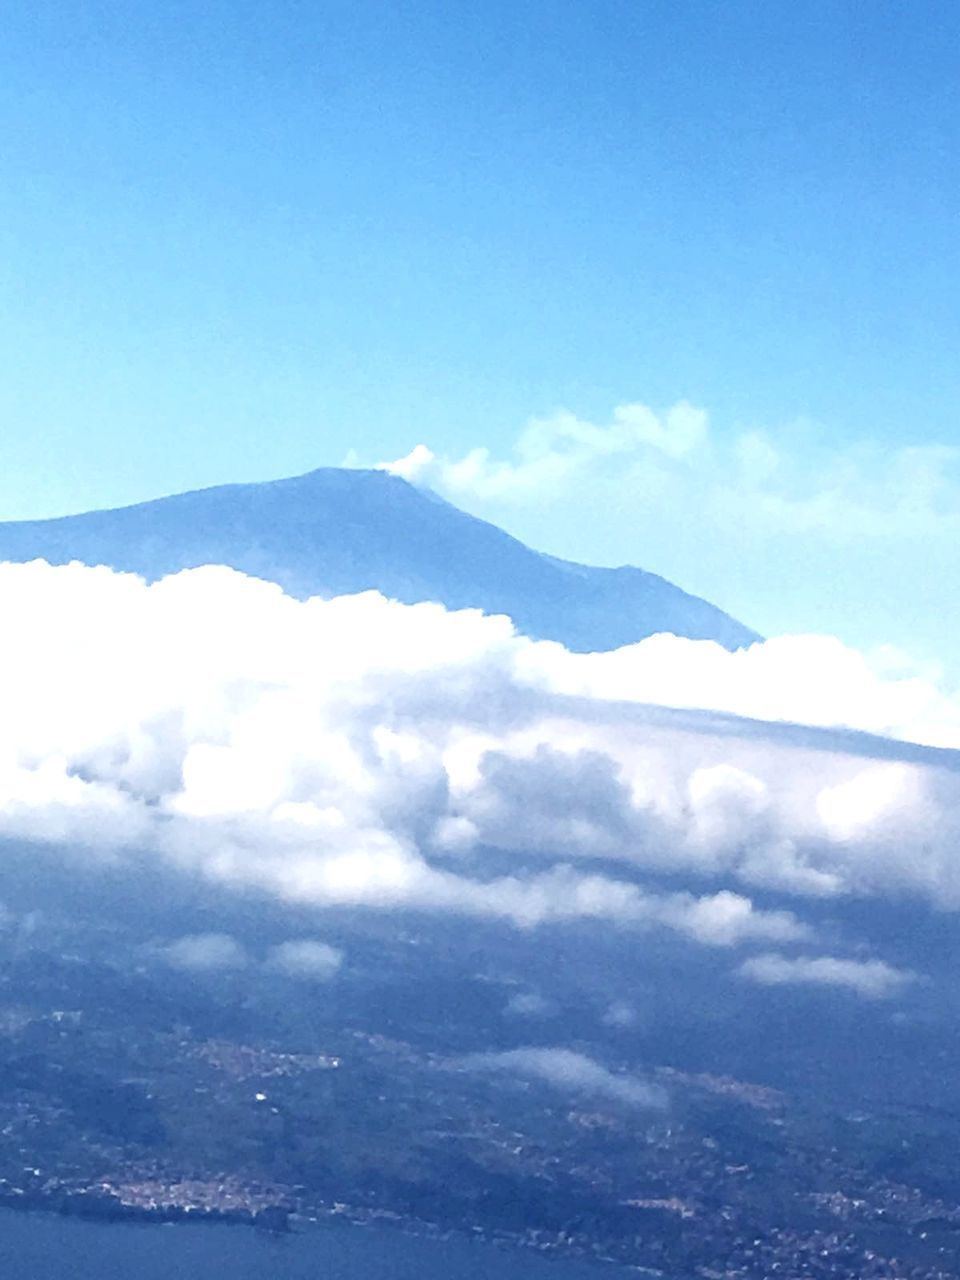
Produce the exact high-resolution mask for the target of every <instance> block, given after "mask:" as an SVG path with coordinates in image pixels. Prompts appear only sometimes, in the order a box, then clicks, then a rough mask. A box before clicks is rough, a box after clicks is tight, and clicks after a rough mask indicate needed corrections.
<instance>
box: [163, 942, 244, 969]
mask: <svg viewBox="0 0 960 1280" xmlns="http://www.w3.org/2000/svg"><path fill="white" fill-rule="evenodd" d="M157 955H158V956H160V958H161V959H163V960H164V961H166V963H167V964H169V965H172V966H173V968H174V969H186V970H188V971H191V972H194V973H215V972H217V971H218V970H222V969H241V968H243V966H244V965H245V964H246V963H247V953H246V952H245V951H244V949H243V947H241V945H240V943H239V942H237V941H236V940H235V939H234V938H231V937H229V935H227V934H225V933H191V934H187V935H185V936H184V937H182V938H177V939H176V940H175V941H174V942H171V943H168V944H167V946H164V947H159V948H158V949H157Z"/></svg>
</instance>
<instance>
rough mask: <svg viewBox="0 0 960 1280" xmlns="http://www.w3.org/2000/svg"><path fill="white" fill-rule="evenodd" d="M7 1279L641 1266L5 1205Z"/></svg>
mask: <svg viewBox="0 0 960 1280" xmlns="http://www.w3.org/2000/svg"><path fill="white" fill-rule="evenodd" d="M0 1276H3V1277H7V1276H9V1277H17V1278H18V1280H19V1278H20V1277H22V1278H23V1280H172V1278H173V1277H175V1278H176V1280H194V1278H196V1280H200V1277H203V1280H209V1278H210V1277H211V1276H224V1277H229V1280H603V1278H604V1277H607V1280H624V1278H625V1277H627V1276H630V1277H631V1280H637V1272H636V1271H635V1270H633V1269H632V1268H625V1267H618V1266H613V1265H605V1264H600V1263H593V1262H586V1261H583V1262H581V1261H573V1260H557V1259H547V1258H540V1257H538V1256H537V1255H536V1254H535V1253H533V1252H531V1251H529V1250H524V1249H508V1248H501V1247H500V1246H498V1245H494V1244H490V1243H488V1242H486V1241H480V1240H477V1241H473V1240H467V1239H451V1240H431V1239H426V1238H423V1237H418V1236H413V1235H407V1234H405V1233H403V1232H401V1231H399V1230H392V1229H390V1228H386V1227H372V1226H371V1227H357V1226H347V1225H342V1224H338V1225H336V1226H323V1227H320V1226H318V1227H308V1228H306V1229H304V1230H297V1231H292V1232H290V1233H289V1234H284V1235H269V1234H267V1233H266V1232H262V1231H257V1230H255V1229H253V1228H251V1227H242V1226H222V1225H214V1224H211V1223H198V1224H193V1223H176V1224H171V1225H162V1224H156V1225H154V1224H142V1223H114V1222H95V1221H84V1220H82V1219H77V1218H64V1217H60V1216H58V1215H56V1214H47V1213H34V1212H21V1211H18V1210H15V1209H0Z"/></svg>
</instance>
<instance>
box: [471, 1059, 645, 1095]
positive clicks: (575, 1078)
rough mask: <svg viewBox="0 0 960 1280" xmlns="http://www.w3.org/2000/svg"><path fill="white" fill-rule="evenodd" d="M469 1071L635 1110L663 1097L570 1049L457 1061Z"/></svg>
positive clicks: (637, 1081)
mask: <svg viewBox="0 0 960 1280" xmlns="http://www.w3.org/2000/svg"><path fill="white" fill-rule="evenodd" d="M458 1065H460V1066H462V1067H465V1068H466V1069H467V1070H470V1071H483V1072H489V1071H494V1072H506V1073H508V1074H510V1075H516V1076H520V1077H522V1078H525V1079H529V1080H542V1081H543V1082H544V1083H545V1084H548V1085H552V1086H553V1087H554V1088H556V1089H560V1090H562V1091H563V1092H566V1093H579V1094H585V1095H587V1096H589V1097H599V1098H609V1099H611V1100H612V1101H614V1102H623V1103H627V1104H628V1105H629V1106H635V1107H652V1108H660V1107H663V1106H664V1105H665V1102H666V1096H665V1094H664V1092H663V1090H662V1089H660V1088H659V1087H658V1086H657V1085H653V1084H650V1083H648V1082H647V1081H646V1080H642V1079H640V1077H638V1076H634V1075H630V1074H628V1073H626V1072H622V1073H621V1072H613V1071H608V1070H607V1068H606V1067H604V1066H602V1065H601V1064H600V1063H599V1062H596V1061H594V1059H593V1058H588V1057H587V1056H586V1055H585V1054H582V1053H575V1052H574V1051H573V1050H572V1049H560V1048H557V1049H554V1048H550V1049H538V1048H523V1049H508V1050H506V1051H504V1052H502V1053H476V1054H471V1055H469V1056H468V1057H466V1058H462V1059H460V1060H459V1064H458Z"/></svg>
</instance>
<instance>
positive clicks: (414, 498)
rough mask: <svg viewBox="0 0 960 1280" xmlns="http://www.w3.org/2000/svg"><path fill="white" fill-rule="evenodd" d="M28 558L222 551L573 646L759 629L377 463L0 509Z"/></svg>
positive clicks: (118, 559)
mask: <svg viewBox="0 0 960 1280" xmlns="http://www.w3.org/2000/svg"><path fill="white" fill-rule="evenodd" d="M34 559H44V560H49V561H50V562H51V563H53V564H65V563H67V562H69V561H70V560H80V561H83V562H85V563H87V564H105V565H109V566H111V567H112V568H115V569H121V570H126V571H129V572H134V573H139V574H142V575H143V576H144V577H146V578H148V579H155V578H159V577H162V576H163V575H164V574H168V573H175V572H177V571H178V570H180V569H185V568H192V567H195V566H198V565H202V564H226V565H230V566H232V567H233V568H235V569H239V570H241V571H242V572H244V573H248V574H254V575H256V576H258V577H262V578H268V579H271V580H272V581H274V582H278V583H279V584H280V585H281V586H282V587H283V588H284V589H285V590H286V591H288V592H289V593H290V594H292V595H294V596H298V597H301V598H305V597H307V596H311V595H326V596H329V595H339V594H343V593H347V592H355V591H364V590H368V589H371V588H374V589H376V590H379V591H382V592H383V593H384V594H385V595H388V596H392V597H395V598H396V599H399V600H402V601H405V602H407V603H415V602H417V601H420V600H438V601H441V602H442V603H443V604H445V605H447V606H448V607H449V608H454V609H456V608H466V607H469V606H474V607H479V608H482V609H484V610H485V611H486V612H488V613H506V614H509V615H510V617H511V618H513V620H514V622H515V623H516V625H517V626H518V627H519V629H520V630H521V631H524V632H526V633H528V634H530V635H533V636H537V637H539V638H542V639H550V640H559V641H561V642H562V643H564V644H566V645H567V646H568V647H570V648H572V649H576V650H599V649H612V648H616V647H618V646H619V645H621V644H627V643H630V642H631V641H635V640H638V639H641V638H642V637H644V636H648V635H652V634H654V633H656V632H658V631H672V632H674V633H675V634H677V635H682V636H688V637H690V638H692V639H710V640H716V641H718V642H719V643H720V644H723V645H725V646H726V647H727V648H738V647H740V646H742V645H745V644H750V643H751V642H752V641H753V640H756V639H757V638H758V637H757V635H756V633H755V632H753V631H751V630H749V628H747V627H744V626H743V625H741V624H740V623H739V622H737V621H735V620H734V619H733V618H730V617H729V616H728V615H727V614H725V613H723V612H722V611H721V610H719V609H717V608H715V607H714V606H713V605H711V604H708V603H707V602H706V601H705V600H701V599H699V598H698V597H696V596H691V595H688V594H687V593H686V592H684V591H681V590H680V589H679V587H675V586H674V585H673V584H672V583H670V582H667V581H666V580H665V579H663V578H660V577H658V576H657V575H656V574H652V573H646V572H644V571H643V570H641V569H634V568H629V567H624V568H618V569H598V568H589V567H587V566H585V565H579V564H573V563H571V562H568V561H565V560H557V559H555V558H554V557H552V556H545V555H541V554H540V553H538V552H536V551H532V550H531V549H530V548H529V547H526V546H524V544H523V543H522V542H518V541H517V539H516V538H512V537H511V536H510V535H509V534H507V533H504V532H503V530H501V529H498V528H497V527H496V526H494V525H491V524H488V523H486V522H485V521H483V520H478V519H476V518H475V517H473V516H469V515H467V514H466V513H465V512H462V511H459V510H458V509H457V508H456V507H453V506H451V505H450V504H449V503H447V502H444V501H443V500H441V499H439V498H436V497H434V496H433V495H431V494H427V493H424V492H423V491H421V490H419V489H416V488H414V487H413V486H412V485H410V484H408V483H407V482H406V481H405V480H402V479H400V478H399V477H397V476H392V475H388V474H386V473H385V472H382V471H359V470H357V471H355V470H344V469H341V468H336V467H325V468H321V469H320V470H317V471H311V472H309V473H308V474H307V475H303V476H296V477H294V478H293V479H289V480H277V481H269V482H265V483H261V484H239V485H223V486H220V487H217V488H213V489H202V490H198V491H196V492H192V493H184V494H179V495H177V496H175V497H169V498H159V499H156V500H154V501H152V502H143V503H139V504H137V505H136V506H132V507H122V508H119V509H117V510H112V511H93V512H89V513H88V514H85V515H76V516H65V517H61V518H59V519H54V520H31V521H18V522H7V523H0V560H12V561H26V560H34Z"/></svg>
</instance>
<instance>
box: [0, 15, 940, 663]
mask: <svg viewBox="0 0 960 1280" xmlns="http://www.w3.org/2000/svg"><path fill="white" fill-rule="evenodd" d="M958 35H960V10H958V9H957V7H956V6H955V5H954V4H952V3H951V4H947V3H942V4H941V3H936V2H933V0H917V2H915V3H891V2H889V0H872V2H871V3H867V2H865V0H864V2H861V3H852V2H850V0H830V2H829V3H819V2H818V0H805V3H804V4H802V5H788V4H771V3H768V2H763V3H761V2H759V0H758V2H756V3H747V2H744V0H732V2H730V3H724V4H719V3H714V2H709V3H708V2H707V0H699V2H697V3H693V2H691V0H669V2H667V0H663V2H661V0H634V2H633V3H625V2H617V0H597V2H595V3H590V4H586V3H571V2H566V3H564V2H557V0H555V2H554V3H546V2H545V0H531V2H529V3H517V0H513V3H501V2H500V0H484V3H482V4H459V3H454V4H451V3H439V2H437V3H434V2H432V0H431V2H428V0H422V2H420V3H408V4H392V5H387V4H374V3H368V2H366V0H353V2H352V3H343V4H339V3H323V4H317V3H306V2H304V3H294V2H292V0H278V2H277V3H273V4H271V5H269V6H268V5H264V4H262V3H258V4H253V3H245V2H244V0H231V3H229V4H227V3H218V2H217V0H206V2H205V3H202V4H201V3H199V2H198V0H181V2H180V3H176V2H171V3H165V4H163V5H159V4H147V3H144V4H139V5H132V4H123V3H119V2H118V3H103V2H97V0H94V2H91V3H81V2H80V0H73V2H71V3H67V2H66V0H60V2H57V3H43V2H42V0H38V2H35V3H31V4H26V3H15V4H14V5H13V6H11V8H10V9H9V10H8V12H7V14H6V15H5V29H4V33H3V36H2V38H0V136H2V138H3V147H2V163H3V174H4V178H3V182H2V184H0V517H3V518H24V517H32V516H40V515H49V514H59V513H62V512H65V511H70V510H77V509H83V508H87V507H90V506H94V505H108V504H117V503H121V502H127V501H134V500H137V499H139V498H144V497H150V496H154V495H157V494H161V493H165V492H172V491H176V490H181V489H185V488H189V487H196V486H199V485H204V484H213V483H218V482H221V481H224V480H253V479H261V478H267V477H271V476H279V475H284V474H292V473H295V472H298V471H303V470H307V469H309V468H310V467H313V466H317V465H321V464H338V463H340V462H341V461H342V460H343V459H344V458H345V457H347V456H348V455H350V454H351V451H352V456H354V457H355V458H357V459H358V460H360V461H364V462H370V463H372V462H379V461H384V460H389V459H396V458H399V457H401V456H403V455H405V454H407V453H408V452H409V451H410V450H411V449H412V448H413V446H414V445H416V444H418V443H420V442H422V443H424V444H425V445H427V446H428V447H429V448H430V449H431V450H432V451H433V453H434V454H435V455H436V457H437V459H438V460H439V461H438V462H436V463H435V464H434V466H433V479H434V482H435V483H437V485H438V487H440V488H442V489H444V490H445V491H447V492H450V493H451V496H453V497H454V498H455V500H457V501H459V502H460V503H461V504H462V505H464V506H466V507H468V508H469V509H471V510H476V511H477V512H478V513H480V514H483V515H486V516H488V517H489V518H492V519H495V520H496V521H497V522H498V523H501V524H503V525H505V526H506V527H508V528H510V529H511V530H513V531H515V532H517V533H518V534H519V535H521V536H524V537H526V538H529V539H531V540H533V541H535V542H536V544H537V545H539V546H542V547H544V548H546V549H549V550H552V551H555V552H557V553H560V554H565V555H570V556H579V557H582V558H585V559H591V560H596V561H605V562H622V561H633V562H635V563H639V564H642V565H644V566H645V567H648V568H652V569H655V570H657V571H659V572H662V573H664V574H665V575H667V576H669V577H673V578H675V579H676V580H678V581H679V582H680V583H681V584H682V585H684V586H686V587H688V588H689V589H691V590H695V591H697V592H699V593H701V594H706V595H708V596H710V598H712V599H714V600H716V601H717V602H718V603H720V604H722V605H724V606H725V607H728V608H729V609H731V610H732V611H734V612H737V613H739V614H740V615H741V616H743V617H744V618H745V620H746V621H748V622H750V623H752V624H754V625H756V626H758V627H760V628H762V629H766V630H769V631H779V630H787V629H790V630H796V629H810V630H814V629H815V630H826V631H834V632H836V633H837V634H840V635H841V636H843V637H844V638H845V639H848V640H851V641H852V642H854V643H857V644H862V645H868V646H870V645H876V644H880V643H882V642H884V641H891V642H895V643H897V644H899V645H902V646H904V647H906V648H908V649H910V650H911V651H912V652H913V653H915V654H916V655H917V656H918V657H920V658H939V659H941V660H943V661H946V662H948V663H949V662H950V661H951V659H952V654H951V652H950V650H951V648H952V642H953V635H954V633H955V630H956V627H955V624H956V621H957V618H956V610H955V607H954V606H953V605H952V604H950V608H952V609H953V613H952V614H951V613H950V611H949V609H948V608H946V606H945V604H944V601H947V602H948V603H949V602H951V601H952V600H954V599H956V597H957V591H958V590H960V570H958V569H957V568H956V567H955V566H954V564H953V561H954V560H955V559H956V556H955V548H956V546H957V533H958V527H960V526H958V521H960V467H958V465H957V457H956V456H955V454H954V453H953V452H952V450H953V449H954V447H955V443H956V442H957V440H958V426H957V405H958V403H960V361H958V359H957V354H956V353H957V351H958V349H960V313H958V305H957V286H958V281H960V261H958V258H960V236H958V235H957V213H958V186H957V182H956V157H957V155H958V132H960V94H958V83H957V82H958V73H957V69H956V56H955V51H956V48H957V37H958ZM682 402H688V403H689V404H691V405H693V406H695V407H696V408H697V409H699V410H703V411H704V412H705V413H706V414H707V415H708V418H707V420H706V425H705V427H704V430H703V431H702V432H700V434H699V435H698V436H697V442H696V447H693V446H691V447H690V448H685V449H679V450H678V448H677V447H675V444H671V443H670V442H669V439H668V435H669V433H668V435H667V436H663V437H662V438H658V439H659V443H658V442H657V440H656V439H654V436H655V435H656V433H655V432H653V433H652V434H651V430H647V428H645V427H642V428H641V429H640V431H639V435H636V434H635V435H634V436H632V437H631V438H630V440H629V441H628V442H626V443H624V440H623V438H622V432H621V436H620V437H616V447H615V448H611V447H610V444H611V441H612V440H614V437H612V436H610V435H609V434H607V435H606V436H593V437H590V438H591V439H592V440H593V445H586V446H585V445H584V444H583V441H584V439H585V438H586V437H585V435H584V432H583V431H580V433H579V436H577V432H576V431H575V432H574V436H577V440H578V441H579V443H575V445H574V450H575V452H576V457H575V459H574V460H573V462H572V463H571V462H570V461H569V456H568V455H569V450H570V439H571V437H570V433H569V432H566V434H564V432H563V431H560V432H559V434H558V433H557V430H556V429H555V427H551V428H549V429H548V430H547V431H546V437H547V440H546V443H544V431H543V430H541V429H536V430H535V431H534V433H533V434H534V436H535V437H536V438H537V439H536V442H535V444H534V445H533V446H532V447H533V449H534V452H536V451H537V450H540V454H539V456H540V457H541V458H542V457H548V458H550V457H553V456H554V454H555V453H556V452H557V451H558V449H559V452H560V453H564V455H565V457H566V461H565V462H564V464H563V466H562V467H561V468H560V472H559V473H558V471H557V470H556V468H554V469H551V468H550V467H549V466H547V467H546V468H541V471H540V472H538V471H536V470H535V471H534V472H533V473H529V472H522V473H521V480H520V482H518V483H512V482H511V481H509V476H511V475H513V474H514V471H515V469H516V468H517V467H518V466H520V467H522V466H523V462H524V458H525V457H526V458H527V459H528V460H529V453H530V448H531V445H530V440H531V434H530V429H529V427H528V426H527V424H528V422H529V421H530V420H531V419H538V420H544V419H546V420H548V421H550V422H553V423H556V422H557V421H558V419H557V418H556V415H557V413H558V412H559V411H560V410H565V411H566V412H567V413H568V414H569V415H573V419H574V420H575V421H576V422H578V423H581V424H589V425H590V426H591V427H596V428H597V429H598V430H599V431H601V432H603V431H605V430H606V431H608V432H609V430H610V428H611V424H613V423H615V422H616V421H617V418H616V416H615V415H616V408H617V406H623V405H630V404H638V403H639V404H642V405H645V406H650V407H651V408H652V409H653V410H654V411H655V412H656V413H657V414H658V415H660V416H659V417H658V419H657V421H658V422H661V423H668V422H669V419H668V417H667V416H666V415H667V411H668V410H669V409H670V407H671V406H674V405H677V404H679V403H682ZM621 420H623V419H622V415H621ZM626 420H629V421H634V423H636V421H641V419H638V418H636V415H634V419H630V415H629V413H628V414H627V419H626ZM681 420H683V411H682V410H681V411H680V417H679V418H677V421H681ZM560 421H566V419H563V420H560ZM642 421H643V422H647V423H648V426H649V422H648V420H647V419H642ZM538 431H539V435H537V432H538ZM524 441H526V444H524V443H523V442H524ZM558 441H559V442H560V443H559V445H558V444H557V442H558ZM597 441H600V442H601V443H600V444H599V445H597ZM651 441H653V443H651ZM665 441H666V442H667V443H666V447H664V442H665ZM518 442H520V443H519V449H520V452H519V453H518V451H517V450H518ZM604 442H606V443H604ZM477 449H486V450H488V451H489V452H488V455H486V461H485V462H484V464H483V466H481V467H480V468H479V470H478V468H477V467H476V466H474V467H473V469H472V471H471V470H470V468H467V469H466V471H465V470H464V468H462V467H461V468H460V470H459V471H457V470H456V464H457V463H458V462H459V461H462V459H463V458H464V457H466V456H470V455H471V451H474V450H477ZM524 449H526V451H527V452H526V454H525V453H524ZM584 449H586V452H584ZM497 467H500V468H501V469H500V470H499V471H497V470H496V468H497ZM504 467H506V468H507V470H506V471H504V470H503V468H504ZM484 468H486V470H485V469H484ZM491 468H492V470H491ZM511 469H513V470H511ZM541 472H542V475H541ZM492 475H499V476H500V480H501V483H497V482H495V481H491V479H490V477H491V476H492ZM465 476H466V479H465V478H464V477H465ZM504 476H507V477H508V481H507V482H503V478H504ZM544 477H545V479H544ZM540 479H543V483H542V484H540V483H539V480H540ZM528 481H529V483H528ZM888 512H889V513H892V514H891V515H890V519H889V520H887V519H886V513H888Z"/></svg>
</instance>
